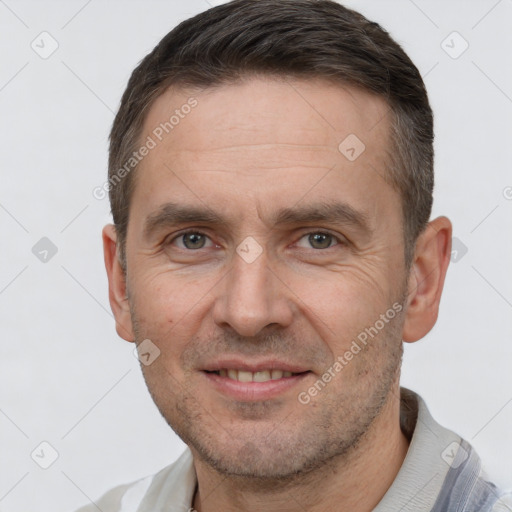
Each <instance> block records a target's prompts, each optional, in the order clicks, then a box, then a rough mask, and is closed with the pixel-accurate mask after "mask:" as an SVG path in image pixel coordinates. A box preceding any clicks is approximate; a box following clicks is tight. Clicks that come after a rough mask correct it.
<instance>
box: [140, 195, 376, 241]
mask: <svg viewBox="0 0 512 512" xmlns="http://www.w3.org/2000/svg"><path fill="white" fill-rule="evenodd" d="M311 222H323V223H327V224H333V225H344V226H346V225H348V226H352V227H354V228H356V229H358V230H360V231H362V232H365V233H371V231H372V230H371V229H370V223H369V219H368V215H367V214H366V213H364V212H362V211H359V210H356V209H355V208H353V207H352V206H350V205H349V204H347V203H343V202H319V203H314V204H308V205H305V206H295V207H293V208H283V209H281V210H278V211H277V212H275V213H274V214H272V216H271V218H270V221H269V223H270V225H272V226H276V225H293V224H304V223H311ZM187 223H198V224H208V225H212V226H214V225H227V224H229V219H228V218H226V217H224V216H222V215H220V214H218V213H216V212H214V211H213V210H211V209H209V208H206V207H203V206H201V207H198V206H192V205H183V204H178V203H173V202H169V203H166V204H164V205H162V206H161V207H160V208H159V209H158V210H157V211H156V212H155V213H152V214H150V215H149V216H148V217H147V219H146V221H145V223H144V237H146V238H150V237H151V236H152V235H153V234H154V233H155V232H156V231H158V230H160V229H164V228H166V227H171V226H175V225H179V224H187Z"/></svg>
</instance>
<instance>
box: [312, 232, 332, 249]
mask: <svg viewBox="0 0 512 512" xmlns="http://www.w3.org/2000/svg"><path fill="white" fill-rule="evenodd" d="M330 239H331V235H328V234H325V233H314V234H312V235H309V242H310V243H311V245H312V246H313V247H316V248H317V249H326V248H327V247H329V244H330V242H331V240H330Z"/></svg>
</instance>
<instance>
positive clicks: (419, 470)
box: [77, 388, 512, 512]
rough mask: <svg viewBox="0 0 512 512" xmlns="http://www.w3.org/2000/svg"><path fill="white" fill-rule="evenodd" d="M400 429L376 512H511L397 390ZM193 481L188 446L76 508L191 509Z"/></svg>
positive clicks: (456, 446) (454, 441)
mask: <svg viewBox="0 0 512 512" xmlns="http://www.w3.org/2000/svg"><path fill="white" fill-rule="evenodd" d="M400 415H401V418H400V419H401V427H402V430H403V431H404V433H405V434H406V435H407V436H408V437H410V438H411V441H410V445H409V449H408V451H407V455H406V457H405V460H404V462H403V464H402V467H401V468H400V471H399V472H398V474H397V476H396V478H395V480H394V481H393V483H392V485H391V487H390V488H389V489H388V491H387V492H386V494H385V495H384V497H383V498H382V500H381V501H380V502H379V504H378V505H377V507H376V508H375V509H374V511H375V512H398V511H400V512H452V511H453V512H510V511H512V494H511V493H506V494H503V493H502V492H501V491H499V490H498V489H497V488H496V486H495V485H494V484H492V483H490V482H489V481H488V480H487V478H486V476H485V474H484V472H483V471H482V467H481V463H480V459H479V457H478V455H477V454H476V453H475V451H474V450H473V448H472V447H471V446H470V445H469V444H468V443H467V442H466V441H464V440H463V439H462V438H461V437H459V436H458V435H457V434H455V433H454V432H452V431H450V430H447V429H445V428H443V427H442V426H441V425H439V424H438V423H437V422H436V421H435V420H434V419H433V418H432V416H431V415H430V413H429V411H428V409H427V407H426V405H425V403H424V401H423V400H422V399H421V398H420V397H419V396H418V395H417V394H416V393H413V392H412V391H409V390H407V389H405V388H402V389H401V411H400ZM196 485H197V478H196V473H195V470H194V465H193V460H192V453H191V451H190V449H188V448H187V449H186V450H185V452H184V453H183V454H182V455H181V456H180V457H179V459H178V460H177V461H176V462H174V463H173V464H170V465H169V466H167V467H165V468H164V469H162V470H161V471H159V472H158V473H157V474H156V475H151V476H148V477H146V478H143V479H141V480H138V481H136V482H134V483H131V484H127V485H123V486H120V487H116V488H114V489H112V490H111V491H109V492H108V493H106V494H105V495H104V496H103V497H102V498H101V499H100V500H99V501H97V502H96V504H94V503H91V504H90V505H87V506H85V507H83V508H81V509H80V510H78V511H77V512H98V508H99V509H100V510H101V511H102V512H192V511H193V508H192V500H193V497H194V492H195V488H196Z"/></svg>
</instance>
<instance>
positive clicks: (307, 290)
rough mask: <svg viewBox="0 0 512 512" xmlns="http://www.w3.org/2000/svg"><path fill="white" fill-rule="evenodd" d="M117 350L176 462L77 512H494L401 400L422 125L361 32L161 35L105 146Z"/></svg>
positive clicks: (251, 15) (414, 280)
mask: <svg viewBox="0 0 512 512" xmlns="http://www.w3.org/2000/svg"><path fill="white" fill-rule="evenodd" d="M110 141H111V145H110V161H109V193H110V200H111V206H112V213H113V217H114V225H109V226H106V227H105V228H104V231H103V241H104V250H105V263H106V268H107V273H108V278H109V297H110V303H111V306H112V310H113V312H114V315H115V318H116V329H117V332H118V334H119V335H120V336H121V337H122V338H124V339H125V340H127V341H130V342H135V343H136V344H137V347H138V351H139V356H140V359H141V363H142V364H141V367H142V370H143V374H144V378H145V380H146V383H147V385H148V389H149V391H150V393H151V395H152V397H153V399H154V401H155V403H156V405H157V406H158V408H159V410H160V412H161V413H162V415H163V417H164V418H165V419H166V421H167V422H168V423H169V425H170V426H171V427H172V428H173V429H174V431H175V432H176V433H177V434H178V435H179V436H180V437H181V438H182V439H183V440H184V441H185V443H186V444H187V445H188V449H187V450H186V452H185V453H184V454H183V455H182V456H181V457H180V459H179V460H178V461H177V462H175V463H174V464H171V465H170V466H169V467H167V468H165V469H163V470H162V471H161V472H160V473H158V474H157V475H154V476H150V477H147V478H145V479H142V480H140V481H138V482H135V483H134V484H129V485H125V486H122V487H119V488H116V489H114V490H112V491H111V492H109V493H107V494H106V495H105V496H104V497H103V498H102V499H101V500H100V501H99V502H98V503H96V504H95V505H91V506H90V507H89V508H87V507H86V508H85V509H84V510H87V511H88V510H97V509H98V508H99V509H100V510H102V511H104V512H106V511H124V512H126V511H139V512H142V511H152V512H155V511H169V512H170V511H183V512H185V511H191V510H196V511H199V512H214V511H235V510H236V511H251V512H252V511H262V510H264V511H277V510H279V511H290V512H291V511H303V510H307V511H314V512H315V511H342V510H350V511H358V512H359V511H361V512H362V511H369V510H377V511H394V512H396V511H416V512H417V511H430V510H433V511H452V510H453V511H455V510H457V511H477V510H478V511H482V510H483V511H491V510H493V511H497V510H507V506H508V507H510V506H511V505H510V501H509V502H508V503H509V505H507V502H506V498H505V497H502V496H501V493H500V491H499V490H498V489H497V488H496V487H495V486H494V485H493V484H492V483H490V482H488V481H487V480H486V478H485V476H484V475H483V473H482V470H481V464H480V461H479V458H478V456H477V455H476V454H475V452H474V450H473V449H472V448H471V446H470V445H469V444H468V443H467V442H466V441H464V440H462V439H461V438H460V437H459V436H458V435H456V434H455V433H453V432H451V431H449V430H446V429H444V428H443V427H441V426H440V425H438V424H437V423H436V422H435V421H434V420H433V419H432V417H431V416H430V414H429V412H428V410H427V408H426V406H425V404H424V402H423V401H422V400H421V398H420V397H419V396H418V395H416V394H414V393H413V392H411V391H408V390H406V389H401V388H400V385H399V375H400V363H401V356H402V350H403V348H402V342H403V341H405V342H414V341H417V340H419V339H421V338H422V337H423V336H425V335H426V334H427V333H428V332H429V331H430V329H431V328H432V327H433V325H434V324H435V322H436V319H437V314H438V307H439V302H440V297H441V292H442V288H443V283H444V278H445V274H446V270H447V267H448V261H449V256H450V246H451V224H450V221H449V220H448V219H447V218H445V217H440V218H437V219H434V220H431V221H429V217H430V211H431V205H432V189H433V150H432V142H433V127H432V112H431V109H430V106H429V103H428V98H427V94H426V91H425V87H424V84H423V81H422V79H421V76H420V74H419V72H418V70H417V69H416V67H415V66H414V65H413V64H412V62H411V61H410V59H409V58H408V57H407V56H406V55H405V53H404V52H403V50H402V49H401V48H400V47H399V46H398V45H397V44H396V43H395V42H394V41H393V40H392V39H391V38H390V36H389V35H388V34H387V32H385V31H384V30H383V29H382V28H381V27H380V26H379V25H377V24H375V23H372V22H369V21H368V20H366V19H365V18H364V17H363V16H361V15H360V14H358V13H356V12H354V11H351V10H348V9H346V8H344V7H342V6H341V5H339V4H337V3H335V2H332V1H330V0H319V1H313V0H259V1H255V0H236V1H234V2H231V3H228V4H225V5H223V6H220V7H216V8H213V9H210V10H209V11H206V12H204V13H202V14H200V15H198V16H195V17H194V18H191V19H189V20H187V21H185V22H183V23H182V24H180V25H179V26H178V27H177V28H175V29H174V30H173V31H172V32H170V33H169V34H168V35H167V36H166V37H165V38H164V39H163V40H162V41H161V42H160V43H159V45H158V46H157V47H156V48H155V49H154V51H153V52H152V53H151V54H149V55H148V56H147V57H146V58H145V59H144V60H143V61H142V62H141V64H140V65H139V66H138V67H137V69H136V70H135V71H134V73H133V74H132V76H131V78H130V81H129V83H128V86H127V89H126V91H125V93H124V95H123V99H122V102H121V107H120V109H119V112H118V114H117V116H116V119H115V121H114V126H113V129H112V132H111V139H110Z"/></svg>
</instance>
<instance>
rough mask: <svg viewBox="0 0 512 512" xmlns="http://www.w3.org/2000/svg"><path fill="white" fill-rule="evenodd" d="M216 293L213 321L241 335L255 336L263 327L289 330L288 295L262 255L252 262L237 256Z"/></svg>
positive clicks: (284, 286)
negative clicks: (287, 328) (286, 328)
mask: <svg viewBox="0 0 512 512" xmlns="http://www.w3.org/2000/svg"><path fill="white" fill-rule="evenodd" d="M221 283H222V284H221ZM221 283H219V286H218V288H217V290H216V292H217V294H218V295H217V297H216V300H215V305H214V308H213V319H214V321H215V323H216V324H217V325H218V326H219V327H222V328H226V327H228V326H229V327H231V328H232V329H234V330H235V331H236V332H237V333H238V334H239V335H240V336H247V337H250V336H256V335H257V334H258V333H259V332H260V331H261V330H263V329H265V328H266V327H269V326H272V327H273V328H276V327H281V328H284V327H288V326H289V325H290V324H291V322H292V318H293V309H292V302H291V297H290V295H291V294H290V292H289V290H288V288H287V287H286V285H285V284H284V283H283V281H282V280H281V279H280V277H279V274H278V273H277V272H276V271H275V270H273V269H271V268H270V267H269V264H268V259H267V257H266V254H265V252H263V253H262V254H261V255H260V256H259V257H258V258H257V259H256V260H255V261H252V262H248V261H245V260H244V259H243V258H242V257H240V256H239V255H238V254H235V255H234V257H233V263H232V266H231V268H230V270H229V272H228V273H227V274H226V276H225V277H224V279H223V280H222V282H221Z"/></svg>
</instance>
